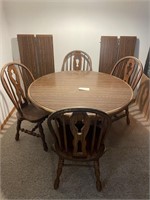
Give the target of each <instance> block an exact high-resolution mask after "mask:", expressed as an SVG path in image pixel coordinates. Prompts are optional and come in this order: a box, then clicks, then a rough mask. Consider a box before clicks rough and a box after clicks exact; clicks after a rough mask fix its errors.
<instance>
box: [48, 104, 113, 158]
mask: <svg viewBox="0 0 150 200" xmlns="http://www.w3.org/2000/svg"><path fill="white" fill-rule="evenodd" d="M53 121H54V122H55V123H54V122H53ZM48 126H49V129H50V132H51V133H52V134H53V136H54V139H55V150H56V152H57V154H58V155H61V156H63V157H64V158H65V159H71V160H72V159H73V160H74V159H79V160H94V159H96V158H99V157H100V156H101V155H102V154H103V152H104V138H105V134H106V132H107V131H108V128H109V126H110V117H109V116H108V115H107V114H106V113H104V112H102V111H98V110H95V109H90V108H70V109H69V108H68V109H63V110H59V111H56V112H55V113H53V114H51V115H50V116H49V118H48Z"/></svg>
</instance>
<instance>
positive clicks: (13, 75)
mask: <svg viewBox="0 0 150 200" xmlns="http://www.w3.org/2000/svg"><path fill="white" fill-rule="evenodd" d="M0 77H1V82H2V85H3V87H4V89H5V91H6V92H7V94H8V96H9V98H10V99H11V101H12V103H13V104H14V106H15V107H16V109H17V110H18V112H19V114H20V115H22V109H23V108H24V107H25V106H27V105H28V104H29V99H28V97H27V90H28V87H29V85H30V84H31V83H32V82H33V80H34V77H33V75H32V73H31V72H30V71H29V69H28V68H27V67H26V66H25V65H23V64H20V63H17V62H11V63H8V64H6V65H4V66H3V68H2V70H1V74H0Z"/></svg>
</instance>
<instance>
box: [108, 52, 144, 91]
mask: <svg viewBox="0 0 150 200" xmlns="http://www.w3.org/2000/svg"><path fill="white" fill-rule="evenodd" d="M111 74H112V75H114V76H117V77H119V78H121V79H122V80H124V81H125V82H127V83H128V84H129V85H130V86H131V88H132V89H133V90H134V89H135V88H136V86H137V84H138V83H139V81H140V79H141V77H142V74H143V65H142V63H141V62H140V60H139V59H137V58H136V57H134V56H126V57H123V58H121V59H120V60H118V62H117V63H116V64H115V65H114V67H113V69H112V72H111Z"/></svg>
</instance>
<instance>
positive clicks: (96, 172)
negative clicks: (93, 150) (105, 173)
mask: <svg viewBox="0 0 150 200" xmlns="http://www.w3.org/2000/svg"><path fill="white" fill-rule="evenodd" d="M94 169H95V176H96V188H97V190H98V191H101V190H102V184H101V181H100V170H99V160H96V161H94Z"/></svg>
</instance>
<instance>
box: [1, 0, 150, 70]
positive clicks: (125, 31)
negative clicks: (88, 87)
mask: <svg viewBox="0 0 150 200" xmlns="http://www.w3.org/2000/svg"><path fill="white" fill-rule="evenodd" d="M4 12H5V17H6V19H5V20H7V25H8V32H9V37H10V38H9V41H8V42H9V43H10V42H11V43H12V49H13V58H14V59H15V60H18V59H19V57H18V53H17V47H16V46H15V45H16V42H14V41H16V36H17V34H30V33H31V34H38V33H39V34H53V38H54V56H55V69H56V71H60V69H61V65H62V61H63V58H64V56H65V54H67V53H68V52H69V51H71V50H73V49H82V50H84V51H86V52H87V53H88V54H89V55H90V56H91V58H92V61H93V69H94V70H95V71H97V70H98V64H99V52H100V37H101V35H116V36H125V35H127V36H137V38H138V39H139V58H140V60H141V61H142V63H143V64H144V63H145V60H146V56H147V52H148V49H149V41H148V40H149V1H148V0H147V1H144V0H143V1H142V0H141V1H139V0H129V1H128V0H122V1H119V0H118V1H117V0H103V1H102V0H55V1H54V0H41V1H40V0H30V1H29V0H26V1H24V0H20V1H19V0H18V1H17V0H16V1H15V0H5V1H4ZM7 47H8V48H9V44H7Z"/></svg>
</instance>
